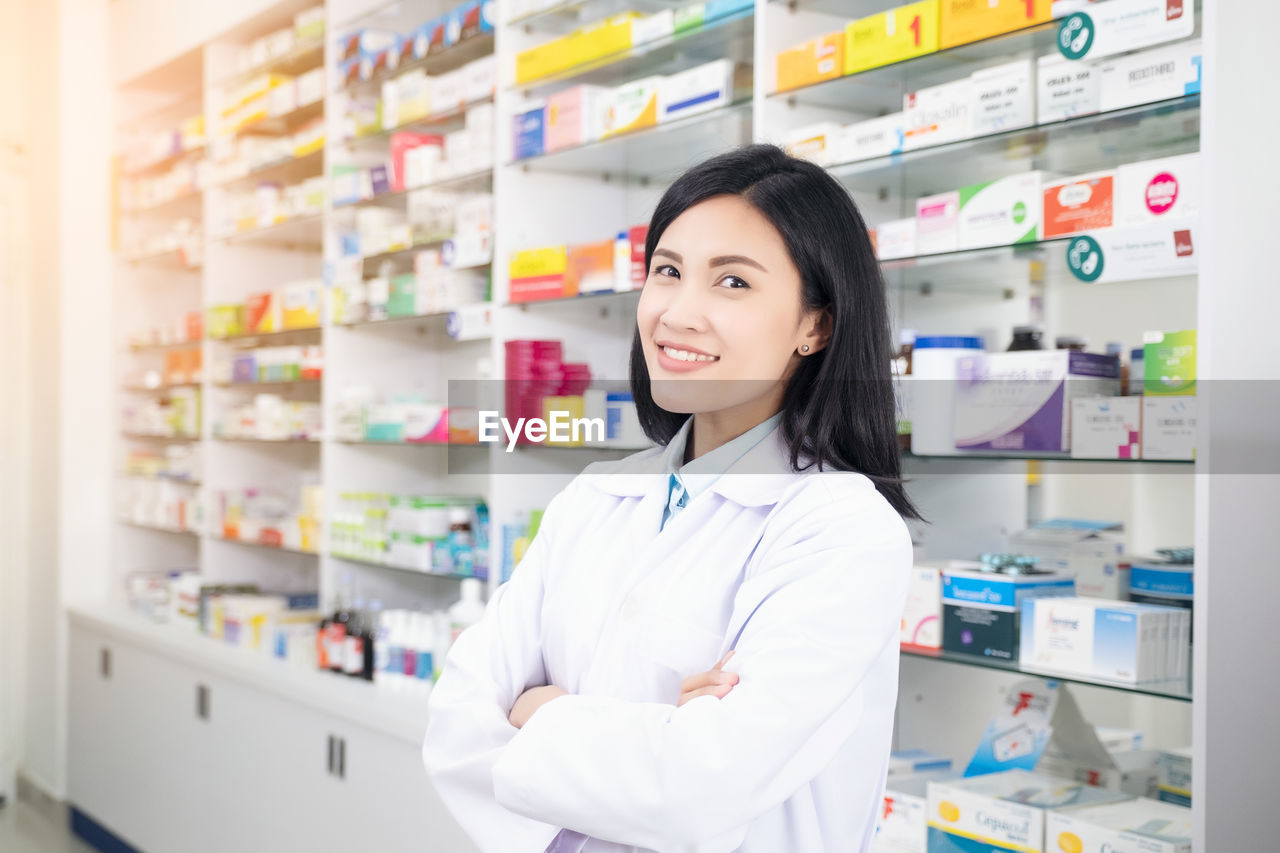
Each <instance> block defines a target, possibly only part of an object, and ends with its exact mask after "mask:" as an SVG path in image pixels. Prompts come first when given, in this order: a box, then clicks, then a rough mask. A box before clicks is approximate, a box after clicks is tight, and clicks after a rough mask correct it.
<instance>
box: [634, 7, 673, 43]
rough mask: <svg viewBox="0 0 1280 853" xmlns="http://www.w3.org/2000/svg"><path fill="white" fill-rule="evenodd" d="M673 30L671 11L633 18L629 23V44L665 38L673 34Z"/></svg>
mask: <svg viewBox="0 0 1280 853" xmlns="http://www.w3.org/2000/svg"><path fill="white" fill-rule="evenodd" d="M675 28H676V23H675V11H674V10H673V9H663V10H662V11H659V12H654V13H653V14H652V15H645V16H644V17H642V18H635V19H634V20H632V21H631V44H632V45H638V44H644V43H645V42H650V41H657V40H658V39H664V38H667V37H668V36H670V35H672V34H674V33H675Z"/></svg>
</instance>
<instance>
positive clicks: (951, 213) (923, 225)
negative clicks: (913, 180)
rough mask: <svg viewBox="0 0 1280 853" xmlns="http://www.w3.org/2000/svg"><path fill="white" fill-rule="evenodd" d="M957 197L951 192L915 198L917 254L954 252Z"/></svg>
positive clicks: (957, 214) (957, 240) (958, 199)
mask: <svg viewBox="0 0 1280 853" xmlns="http://www.w3.org/2000/svg"><path fill="white" fill-rule="evenodd" d="M959 224H960V194H959V193H958V192H956V191H954V190H952V191H951V192H945V193H938V194H937V195H928V196H922V197H921V198H918V199H916V253H917V254H921V255H930V254H935V253H938V252H954V251H955V250H956V248H957V247H958V245H959V242H960V236H959V233H960V232H959Z"/></svg>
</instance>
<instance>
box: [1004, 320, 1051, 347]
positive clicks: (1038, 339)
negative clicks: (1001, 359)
mask: <svg viewBox="0 0 1280 853" xmlns="http://www.w3.org/2000/svg"><path fill="white" fill-rule="evenodd" d="M1036 349H1044V326H1042V325H1040V324H1039V323H1028V324H1027V325H1025V326H1014V327H1013V342H1012V343H1011V344H1009V349H1008V350H1006V352H1021V351H1023V350H1036Z"/></svg>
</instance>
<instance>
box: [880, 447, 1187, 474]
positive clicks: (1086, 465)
mask: <svg viewBox="0 0 1280 853" xmlns="http://www.w3.org/2000/svg"><path fill="white" fill-rule="evenodd" d="M902 458H903V459H904V460H920V461H921V462H922V463H925V464H928V465H929V466H930V469H929V473H930V474H941V473H946V472H945V471H944V470H943V469H944V468H946V467H947V466H948V465H949V464H950V463H954V464H955V470H956V473H957V474H965V475H968V476H972V475H973V473H974V469H973V463H975V462H991V461H993V460H997V461H998V460H1015V461H1018V460H1021V461H1026V462H1070V463H1071V464H1072V472H1071V473H1072V474H1088V473H1090V470H1089V469H1091V468H1093V467H1094V466H1096V468H1097V471H1096V473H1099V474H1115V473H1117V471H1118V470H1120V469H1123V468H1147V467H1149V466H1154V468H1155V469H1163V468H1171V469H1185V468H1188V467H1191V466H1194V465H1195V460H1194V459H1093V458H1085V457H1079V456H1072V455H1071V454H1070V453H993V452H989V451H965V452H963V453H956V454H941V453H938V454H930V453H912V452H910V451H904V452H903V453H902ZM1178 473H1186V472H1185V470H1179V471H1178Z"/></svg>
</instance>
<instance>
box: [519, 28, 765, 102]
mask: <svg viewBox="0 0 1280 853" xmlns="http://www.w3.org/2000/svg"><path fill="white" fill-rule="evenodd" d="M754 45H755V14H754V12H753V10H751V9H747V10H745V11H741V12H735V13H733V14H731V15H725V16H723V17H719V18H714V19H712V20H709V21H704V22H703V24H702V26H701V27H698V28H697V29H694V30H686V31H684V32H681V33H674V34H672V35H669V36H666V37H665V38H660V39H654V40H652V41H647V42H643V43H641V44H637V45H632V46H631V47H629V48H627V49H626V50H620V51H616V52H614V53H609V54H605V55H604V56H601V57H599V58H597V59H594V60H592V61H591V62H588V63H584V64H582V65H575V66H573V67H572V68H566V69H565V70H564V71H560V72H557V73H555V74H549V75H547V76H545V77H539V78H537V79H536V80H529V81H527V82H524V83H517V84H516V85H515V86H513V87H512V88H513V89H515V90H518V91H520V92H522V93H524V94H525V95H526V96H537V95H546V94H549V93H550V92H552V91H554V90H555V89H561V88H565V87H567V86H570V85H576V84H580V83H581V84H588V85H593V86H619V85H621V84H623V83H626V82H628V81H630V80H636V79H639V78H641V77H648V76H650V75H655V74H659V75H666V74H674V73H676V72H677V71H685V70H687V69H690V68H694V67H696V66H698V65H702V64H704V63H707V62H712V61H714V60H717V59H729V60H732V61H733V62H734V63H735V64H744V65H750V64H751V62H752V59H753V50H754Z"/></svg>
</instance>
